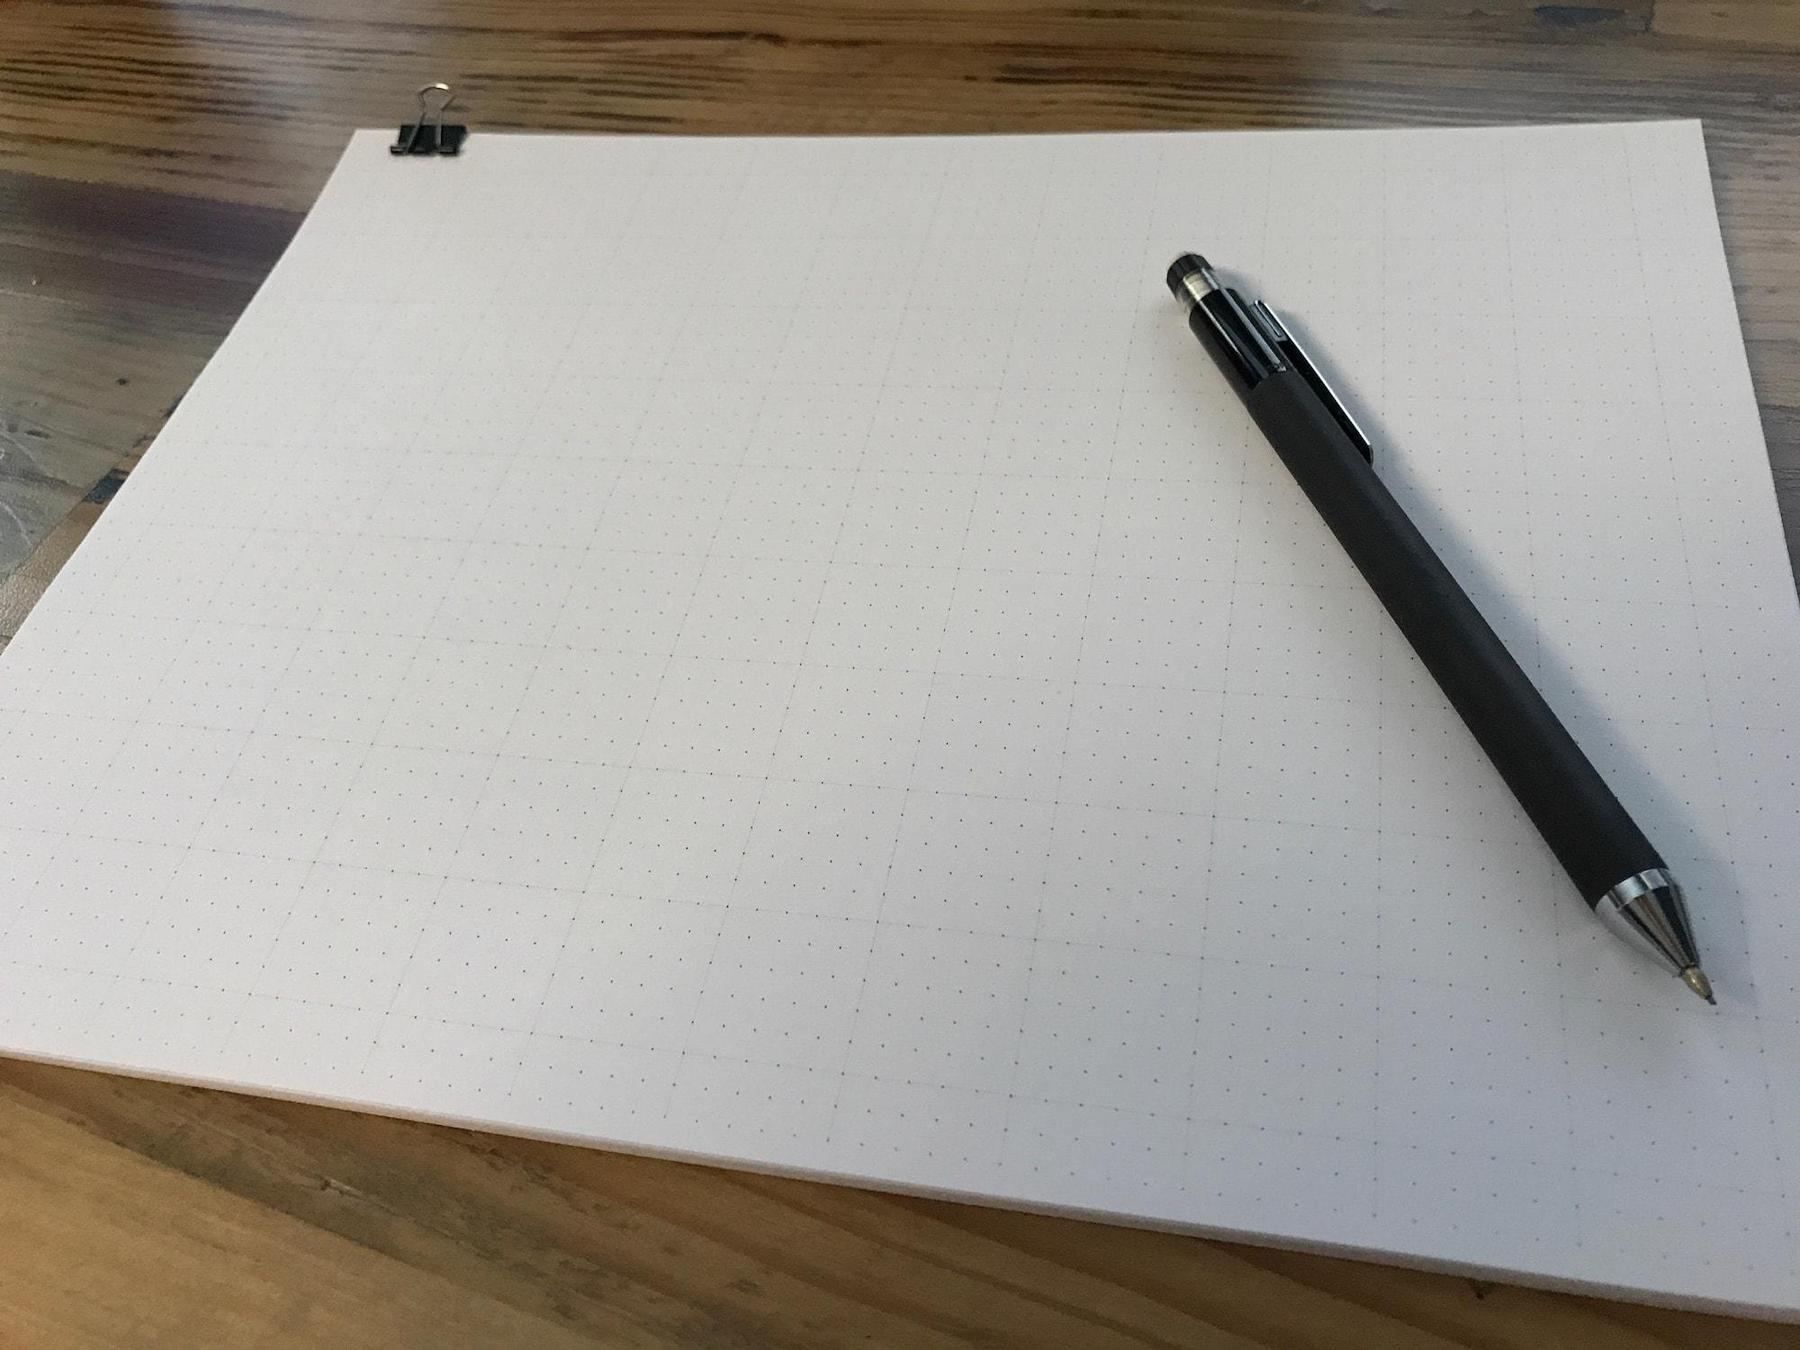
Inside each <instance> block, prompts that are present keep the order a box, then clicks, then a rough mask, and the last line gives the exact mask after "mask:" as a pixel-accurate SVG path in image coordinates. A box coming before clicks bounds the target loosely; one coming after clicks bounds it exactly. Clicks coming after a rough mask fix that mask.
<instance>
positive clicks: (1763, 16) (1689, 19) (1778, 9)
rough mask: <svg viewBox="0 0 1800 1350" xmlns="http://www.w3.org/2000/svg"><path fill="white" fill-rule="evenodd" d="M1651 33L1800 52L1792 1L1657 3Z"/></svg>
mask: <svg viewBox="0 0 1800 1350" xmlns="http://www.w3.org/2000/svg"><path fill="white" fill-rule="evenodd" d="M1651 31H1652V32H1655V33H1662V34H1666V35H1667V36H1669V37H1687V38H1702V39H1705V40H1706V41H1708V42H1719V43H1728V44H1731V45H1733V46H1757V47H1768V48H1773V49H1775V50H1778V51H1784V52H1800V5H1796V4H1794V2H1793V0H1657V4H1656V8H1655V13H1654V15H1653V18H1652V21H1651Z"/></svg>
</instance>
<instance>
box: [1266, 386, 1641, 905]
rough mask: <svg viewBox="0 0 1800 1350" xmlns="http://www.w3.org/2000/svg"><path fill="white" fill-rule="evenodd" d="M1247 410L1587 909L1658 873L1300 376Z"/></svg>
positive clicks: (1583, 760) (1596, 778) (1589, 769)
mask: <svg viewBox="0 0 1800 1350" xmlns="http://www.w3.org/2000/svg"><path fill="white" fill-rule="evenodd" d="M1245 403H1246V406H1247V407H1248V408H1249V411H1250V415H1251V417H1252V418H1254V419H1255V421H1256V424H1257V426H1259V427H1261V428H1262V430H1263V433H1264V435H1266V436H1267V437H1268V439H1269V443H1270V444H1271V445H1272V446H1274V448H1275V452H1276V454H1278V455H1279V456H1280V457H1281V460H1282V463H1284V464H1285V465H1286V466H1287V468H1288V471H1289V472H1290V473H1292V474H1293V476H1294V479H1295V481H1297V482H1298V483H1299V484H1300V487H1301V488H1302V490H1304V491H1305V493H1306V495H1307V497H1309V498H1310V499H1311V500H1312V504H1313V506H1314V507H1315V508H1316V509H1317V510H1318V512H1319V514H1320V516H1322V517H1323V518H1324V520H1325V523H1326V524H1327V525H1328V526H1330V528H1331V532H1332V533H1333V534H1335V535H1336V536H1337V538H1338V542H1339V543H1340V544H1342V545H1343V547H1344V551H1345V552H1346V553H1348V554H1349V555H1350V560H1351V561H1352V562H1353V563H1355V564H1356V567H1357V570H1358V571H1360V572H1361V573H1362V574H1363V577H1364V578H1365V579H1366V580H1367V581H1368V583H1369V586H1370V588H1371V589H1373V590H1374V592H1375V594H1376V596H1377V597H1378V598H1379V599H1380V600H1381V603H1382V604H1383V605H1385V606H1386V607H1387V612H1388V613H1389V614H1390V615H1392V616H1393V619H1394V622H1395V623H1396V624H1397V625H1398V626H1399V628H1400V631H1401V633H1403V634H1404V635H1405V637H1406V639H1407V641H1408V642H1410V643H1411V644H1412V646H1413V650H1414V651H1416V652H1417V653H1418V654H1419V659H1420V660H1421V661H1423V662H1424V664H1425V667H1426V669H1428V670H1429V671H1430V672H1431V674H1432V676H1433V678H1435V679H1436V680H1437V682H1438V685H1439V686H1440V687H1441V688H1442V689H1443V691H1444V693H1445V694H1446V695H1447V696H1448V697H1449V699H1450V702H1451V704H1452V706H1454V707H1455V709H1456V711H1457V712H1458V713H1460V714H1461V715H1462V719H1463V721H1464V722H1466V723H1467V724H1468V727H1469V730H1470V731H1471V732H1473V733H1474V736H1475V739H1476V740H1477V741H1478V742H1479V743H1480V745H1481V748H1482V749H1483V750H1485V751H1486V752H1487V756H1488V758H1489V759H1491V760H1492V761H1493V762H1494V767H1495V768H1497V769H1499V771H1500V776H1501V777H1502V778H1504V779H1505V780H1506V783H1507V786H1509V787H1510V788H1511V789H1512V791H1513V795H1514V796H1516V797H1517V798H1518V799H1519V804H1520V805H1521V806H1523V807H1524V808H1525V812H1526V814H1527V815H1529V816H1530V817H1531V819H1532V822H1533V823H1534V824H1535V825H1536V826H1537V828H1538V830H1539V832H1540V833H1542V835H1543V836H1544V839H1545V841H1546V842H1547V843H1548V844H1549V845H1550V849H1551V851H1552V852H1553V853H1555V855H1556V858H1557V860H1558V861H1559V862H1560V863H1561V864H1562V865H1563V868H1564V869H1565V870H1566V871H1567V872H1568V874H1569V877H1570V879H1571V880H1572V881H1574V883H1575V885H1576V887H1577V888H1578V889H1579V890H1580V892H1581V894H1582V895H1583V896H1584V897H1586V899H1587V902H1588V903H1589V904H1590V905H1592V904H1594V903H1596V902H1597V901H1598V900H1599V899H1600V898H1601V897H1602V896H1603V895H1605V893H1606V892H1607V891H1608V890H1610V889H1612V887H1613V886H1615V885H1617V884H1618V883H1619V882H1621V881H1623V880H1625V879H1626V878H1627V877H1631V876H1634V875H1636V874H1637V873H1639V872H1642V871H1645V870H1647V869H1649V868H1653V867H1661V866H1663V862H1662V859H1661V858H1659V857H1658V856H1657V854H1656V850H1655V849H1654V848H1652V847H1651V846H1650V842H1649V840H1647V839H1645V838H1644V835H1643V832H1642V831H1641V830H1639V829H1638V827H1637V826H1636V825H1635V824H1634V823H1633V822H1632V819H1631V817H1630V816H1629V815H1627V814H1626V812H1625V808H1624V807H1623V806H1621V805H1620V804H1619V799H1618V798H1617V797H1615V796H1614V795H1613V793H1612V790H1611V789H1610V788H1608V787H1607V785H1606V783H1605V780H1603V779H1602V778H1601V777H1600V774H1599V772H1598V771H1597V770H1596V769H1595V768H1594V766H1593V764H1592V763H1590V762H1589V760H1588V758H1587V756H1586V755H1585V754H1583V753H1582V751H1581V747H1580V746H1578V745H1576V743H1575V741H1574V738H1573V737H1571V736H1570V735H1569V733H1568V731H1567V730H1565V729H1564V727H1563V725H1562V723H1561V722H1560V721H1558V720H1557V717H1556V714H1555V713H1554V712H1552V711H1551V710H1550V706H1549V705H1548V704H1547V703H1545V702H1544V699H1543V696H1542V695H1541V694H1539V693H1538V691H1537V689H1536V688H1535V687H1534V686H1533V685H1532V683H1531V681H1530V679H1529V678H1528V677H1527V676H1526V674H1525V672H1524V671H1523V670H1522V669H1520V667H1519V663H1518V662H1517V661H1515V660H1514V659H1513V657H1512V654H1511V653H1510V652H1509V651H1507V649H1506V645H1505V644H1504V643H1502V642H1501V641H1500V638H1499V637H1498V636H1497V635H1496V634H1495V632H1494V630H1493V629H1492V628H1491V627H1489V626H1488V623H1487V620H1485V619H1484V618H1482V617H1481V612H1480V611H1479V610H1478V609H1476V607H1475V603H1474V602H1473V601H1472V600H1470V599H1469V596H1468V594H1467V593H1466V592H1465V591H1464V590H1463V588H1462V587H1461V586H1460V585H1458V584H1457V581H1456V578H1455V577H1454V576H1452V575H1451V574H1450V570H1449V569H1448V568H1447V567H1445V566H1444V564H1443V562H1442V561H1441V560H1440V559H1439V558H1438V556H1437V554H1436V553H1435V552H1434V551H1433V550H1432V548H1431V545H1430V544H1428V543H1427V542H1426V540H1425V536H1424V535H1422V534H1420V533H1419V530H1418V528H1417V527H1416V526H1415V525H1414V524H1413V523H1412V521H1411V520H1410V519H1409V518H1408V517H1407V515H1406V512H1405V511H1403V510H1402V509H1401V508H1400V504H1399V503H1398V502H1396V501H1395V500H1394V497H1393V494H1392V493H1390V492H1389V491H1388V490H1387V487H1386V486H1385V485H1384V484H1383V483H1382V481H1381V479H1380V478H1379V477H1377V476H1376V474H1375V471H1374V469H1373V468H1371V467H1370V465H1369V463H1368V461H1366V460H1365V459H1364V458H1363V457H1362V455H1361V453H1360V452H1359V451H1358V450H1357V448H1356V446H1355V444H1354V443H1353V442H1352V441H1351V440H1350V438H1349V437H1348V436H1346V435H1345V434H1344V431H1343V429H1342V428H1341V427H1340V426H1339V425H1338V424H1337V421H1336V420H1335V419H1334V418H1333V417H1332V416H1331V414H1330V412H1329V411H1327V409H1326V408H1325V407H1324V405H1323V404H1322V403H1320V401H1319V399H1318V397H1317V396H1316V395H1315V394H1314V393H1313V391H1312V390H1311V389H1310V388H1309V387H1308V386H1307V384H1306V382H1305V380H1304V379H1302V378H1301V376H1300V375H1299V374H1297V373H1296V372H1294V371H1292V370H1283V371H1279V372H1277V373H1276V374H1274V375H1271V376H1269V377H1268V378H1267V379H1265V380H1263V381H1262V382H1261V383H1260V384H1258V385H1257V386H1256V387H1255V388H1254V389H1252V390H1250V392H1249V393H1248V394H1247V395H1246V396H1245Z"/></svg>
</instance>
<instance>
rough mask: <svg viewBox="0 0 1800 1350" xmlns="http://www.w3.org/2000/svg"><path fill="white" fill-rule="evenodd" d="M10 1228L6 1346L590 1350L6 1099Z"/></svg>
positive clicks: (24, 1102) (4, 1185)
mask: <svg viewBox="0 0 1800 1350" xmlns="http://www.w3.org/2000/svg"><path fill="white" fill-rule="evenodd" d="M0 1214H4V1215H5V1216H6V1237H5V1262H4V1272H3V1273H0V1342H4V1343H5V1344H7V1345H20V1346H23V1345H31V1346H94V1347H116V1346H122V1345H169V1346H176V1345H181V1346H207V1345H258V1346H270V1347H274V1346H296V1347H299V1346H306V1347H312V1346H320V1345H330V1346H333V1347H341V1348H342V1350H355V1348H356V1347H362V1346H366V1347H370V1350H387V1348H388V1347H392V1346H396V1345H432V1346H440V1347H445V1348H446V1350H448V1348H449V1347H458V1346H467V1347H470V1350H475V1348H476V1347H488V1346H496V1345H518V1346H525V1345H530V1346H544V1347H546V1348H547V1350H548V1348H550V1347H563V1346H576V1345H585V1344H591V1342H589V1341H588V1340H587V1339H586V1338H584V1337H582V1336H579V1335H577V1334H575V1333H574V1332H573V1331H571V1330H569V1329H568V1328H566V1327H562V1326H559V1325H557V1324H556V1322H555V1320H554V1319H547V1318H544V1317H541V1316H536V1315H534V1314H532V1313H529V1312H521V1311H520V1310H518V1309H516V1308H514V1307H512V1306H510V1305H509V1304H507V1303H506V1302H505V1301H503V1300H501V1299H498V1298H494V1297H492V1296H489V1295H486V1294H482V1293H479V1292H476V1291H474V1290H471V1289H469V1288H468V1287H466V1286H464V1285H460V1284H457V1283H456V1282H455V1281H452V1280H449V1279H446V1278H444V1277H443V1276H441V1275H436V1274H433V1273H431V1272H430V1271H427V1270H423V1269H420V1268H419V1267H417V1266H411V1265H407V1264H406V1263H405V1262H402V1261H397V1260H393V1259H392V1258H388V1257H383V1256H379V1255H377V1254H375V1253H373V1252H370V1251H369V1250H367V1249H366V1248H362V1247H358V1246H357V1245H356V1244H355V1243H353V1242H350V1241H348V1240H346V1239H344V1238H341V1237H336V1236H333V1235H331V1234H329V1233H327V1232H325V1231H323V1230H322V1229H320V1228H318V1227H317V1226H314V1225H310V1224H306V1223H301V1222H298V1221H296V1220H293V1219H288V1218H285V1217H284V1216H282V1215H280V1214H277V1213H275V1212H272V1211H271V1210H269V1209H268V1208H267V1207H266V1206H262V1205H258V1204H256V1203H254V1202H252V1201H249V1200H245V1199H243V1198H241V1197H239V1196H236V1195H233V1194H231V1192H230V1191H228V1190H226V1189H223V1188H221V1187H219V1186H216V1185H212V1184H209V1183H207V1182H205V1181H200V1180H197V1179H195V1178H194V1177H191V1176H187V1175H184V1174H183V1173H181V1172H179V1171H175V1170H172V1169H170V1168H167V1167H164V1166H161V1165H159V1164H157V1163H155V1162H153V1161H151V1160H150V1159H148V1158H146V1157H144V1156H142V1155H141V1154H137V1153H134V1152H132V1151H131V1150H129V1149H122V1148H118V1147H116V1146H113V1145H108V1144H104V1143H102V1142H101V1141H99V1140H98V1139H96V1138H95V1137H94V1136H93V1135H92V1134H91V1133H89V1132H87V1131H84V1130H82V1129H80V1128H78V1127H76V1126H74V1125H71V1124H69V1123H67V1122H66V1121H62V1120H58V1119H57V1118H56V1117H55V1116H54V1115H53V1114H50V1113H47V1112H45V1111H44V1110H43V1109H42V1108H41V1107H40V1106H39V1105H37V1104H36V1103H34V1102H33V1101H31V1100H30V1099H29V1098H28V1097H27V1096H25V1095H24V1094H22V1093H20V1092H19V1091H17V1090H16V1089H13V1088H7V1089H4V1090H0ZM150 1233H154V1234H155V1237H154V1239H153V1240H146V1239H147V1235H148V1234H150ZM639 1343H640V1344H644V1343H648V1342H646V1341H644V1340H642V1339H640V1341H639Z"/></svg>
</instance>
